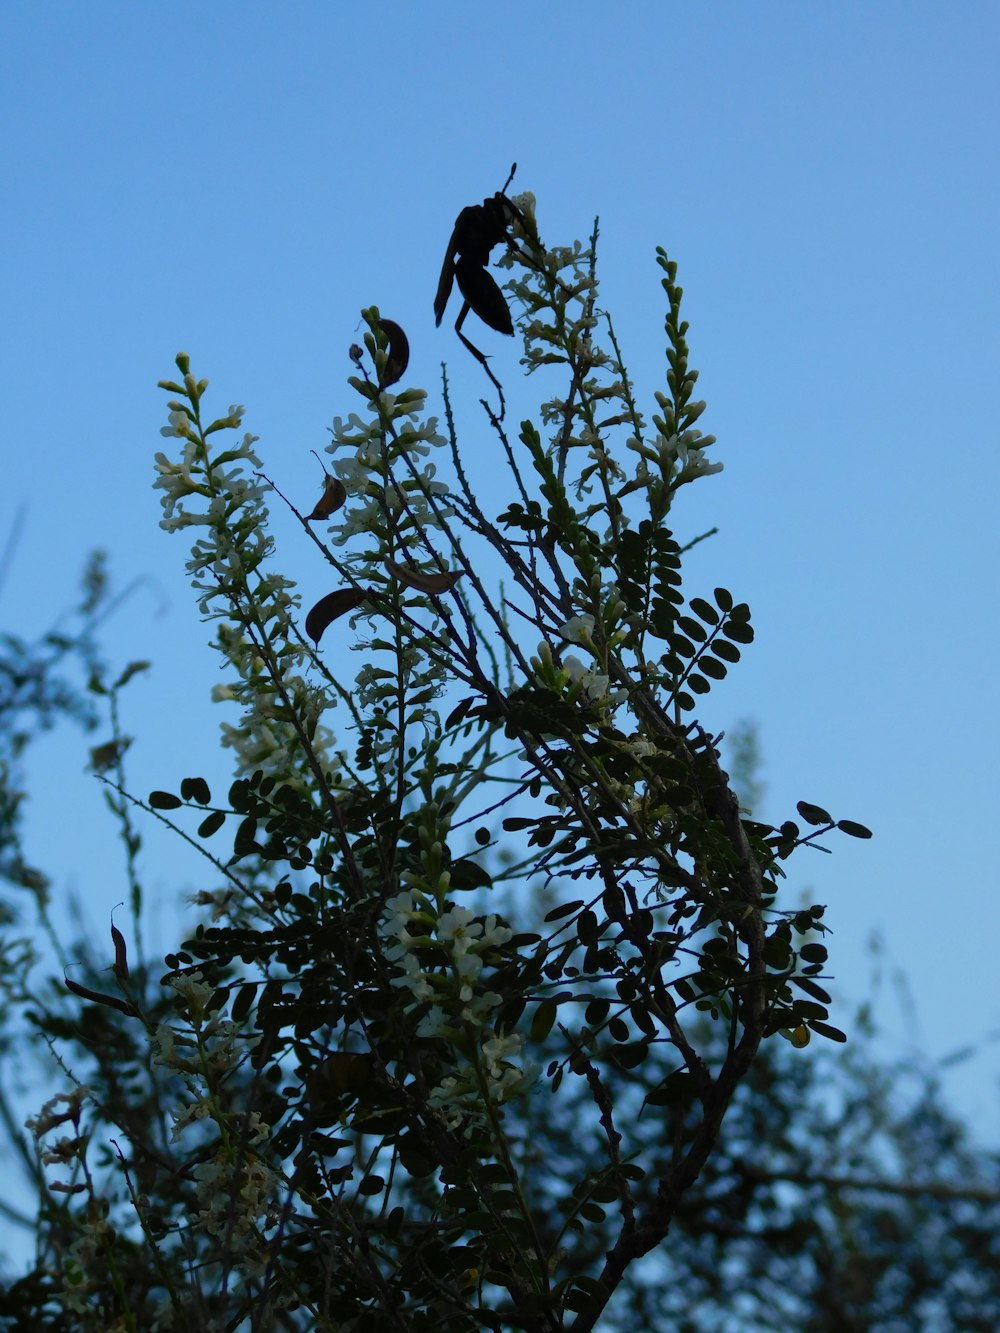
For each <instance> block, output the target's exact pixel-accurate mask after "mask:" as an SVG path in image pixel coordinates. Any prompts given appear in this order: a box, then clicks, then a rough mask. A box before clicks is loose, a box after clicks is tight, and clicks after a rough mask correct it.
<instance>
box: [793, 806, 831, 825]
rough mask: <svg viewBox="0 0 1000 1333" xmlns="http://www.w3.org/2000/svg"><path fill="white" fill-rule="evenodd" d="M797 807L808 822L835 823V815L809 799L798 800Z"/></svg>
mask: <svg viewBox="0 0 1000 1333" xmlns="http://www.w3.org/2000/svg"><path fill="white" fill-rule="evenodd" d="M795 808H796V810H798V812H799V814H800V815H801V816H802V818H803V819H804V820H805V821H806V823H807V824H832V823H833V817H832V816H831V815H830V814H828V813H827V811H826V810H824V809H823V807H822V806H821V805H812V804H810V802H809V801H797V802H796V805H795Z"/></svg>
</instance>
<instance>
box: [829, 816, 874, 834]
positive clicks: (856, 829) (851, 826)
mask: <svg viewBox="0 0 1000 1333" xmlns="http://www.w3.org/2000/svg"><path fill="white" fill-rule="evenodd" d="M837 828H839V829H840V831H841V833H846V834H847V835H848V837H851V838H870V837H871V836H872V831H871V829H870V828H865V826H864V824H856V823H855V822H854V820H853V819H838V820H837Z"/></svg>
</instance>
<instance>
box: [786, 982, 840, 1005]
mask: <svg viewBox="0 0 1000 1333" xmlns="http://www.w3.org/2000/svg"><path fill="white" fill-rule="evenodd" d="M791 981H792V984H793V985H794V986H798V987H799V989H800V990H804V991H805V993H806V994H807V995H811V996H812V997H813V999H814V1000H820V1001H822V1003H823V1004H831V1003H832V1002H833V997H832V996H831V995H829V994H828V993H827V992H826V991H825V990H824V989H823V987H822V986H817V985H816V983H815V981H810V980H809V978H808V977H792V978H791Z"/></svg>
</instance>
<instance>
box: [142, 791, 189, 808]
mask: <svg viewBox="0 0 1000 1333" xmlns="http://www.w3.org/2000/svg"><path fill="white" fill-rule="evenodd" d="M149 804H150V805H151V806H152V807H153V809H154V810H179V809H180V807H181V806H182V805H183V804H184V802H183V801H182V800H181V799H180V797H179V796H174V795H173V794H172V793H171V792H169V791H151V792H150V793H149Z"/></svg>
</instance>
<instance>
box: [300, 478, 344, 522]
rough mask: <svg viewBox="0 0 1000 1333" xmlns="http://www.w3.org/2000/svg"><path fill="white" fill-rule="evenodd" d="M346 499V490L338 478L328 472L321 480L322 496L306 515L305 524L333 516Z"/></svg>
mask: <svg viewBox="0 0 1000 1333" xmlns="http://www.w3.org/2000/svg"><path fill="white" fill-rule="evenodd" d="M346 499H347V488H346V487H345V486H344V483H343V482H342V481H341V480H340V478H339V477H335V476H334V475H333V474H332V473H330V472H328V473H327V474H326V477H325V478H324V480H323V494H322V495H321V496H320V497H319V499H318V500H317V501H316V507H315V509H313V511H312V513H311V514H306V522H307V523H311V522H312V521H313V519H318V518H329V517H330V515H331V514H335V513H336V512H337V510H338V509H339V508H340V506H341V505H342V504H343V503H344V501H345V500H346Z"/></svg>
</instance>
